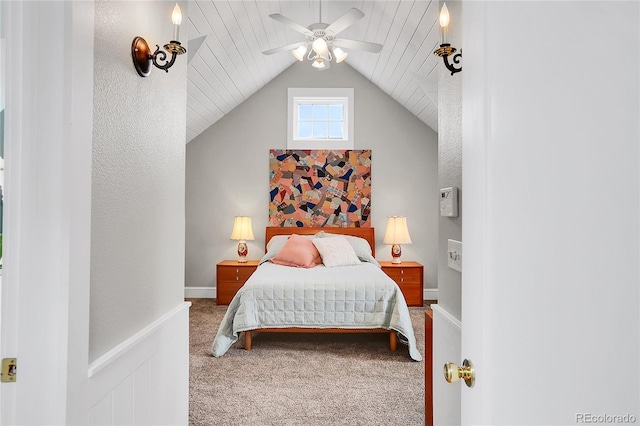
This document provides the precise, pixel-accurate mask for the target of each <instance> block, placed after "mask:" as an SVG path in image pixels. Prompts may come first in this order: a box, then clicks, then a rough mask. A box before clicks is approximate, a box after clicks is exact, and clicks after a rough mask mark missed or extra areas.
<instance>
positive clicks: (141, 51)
mask: <svg viewBox="0 0 640 426" xmlns="http://www.w3.org/2000/svg"><path fill="white" fill-rule="evenodd" d="M164 49H165V50H166V52H165V51H164V50H161V49H160V46H158V45H157V44H156V51H155V52H153V54H152V53H150V49H149V45H148V44H147V42H146V40H145V39H143V38H142V37H135V38H134V39H133V42H132V43H131V57H132V58H133V66H134V67H135V69H136V71H137V72H138V75H140V76H141V77H147V76H148V75H149V73H151V64H153V65H154V66H155V67H156V68H160V69H161V70H164V71H165V72H169V68H171V67H172V66H173V64H174V62H175V61H176V57H177V56H178V55H182V54H183V53H186V52H187V49H185V48H184V47H182V45H181V44H180V42H179V41H175V40H171V41H170V42H169V43H167V44H165V45H164ZM167 52H169V53H171V59H169V60H167ZM158 61H162V62H164V63H163V64H161V63H160V62H158Z"/></svg>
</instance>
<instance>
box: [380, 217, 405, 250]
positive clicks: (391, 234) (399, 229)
mask: <svg viewBox="0 0 640 426" xmlns="http://www.w3.org/2000/svg"><path fill="white" fill-rule="evenodd" d="M384 243H385V244H411V237H410V236H409V229H408V228H407V218H406V217H404V216H389V220H387V232H385V234H384Z"/></svg>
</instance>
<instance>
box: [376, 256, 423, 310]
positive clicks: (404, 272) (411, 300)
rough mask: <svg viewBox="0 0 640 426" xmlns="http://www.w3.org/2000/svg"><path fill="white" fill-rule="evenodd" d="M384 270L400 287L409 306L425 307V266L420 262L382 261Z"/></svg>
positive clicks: (381, 264)
mask: <svg viewBox="0 0 640 426" xmlns="http://www.w3.org/2000/svg"><path fill="white" fill-rule="evenodd" d="M379 263H380V266H382V270H383V271H384V272H385V273H386V274H387V275H389V276H390V277H391V278H392V279H393V280H394V281H395V282H396V283H397V284H398V287H400V290H402V294H403V295H404V298H405V300H406V301H407V305H409V306H423V305H424V301H423V298H424V290H423V288H424V281H423V277H424V266H422V265H421V264H420V263H418V262H407V261H404V260H403V261H402V263H391V262H390V261H380V262H379Z"/></svg>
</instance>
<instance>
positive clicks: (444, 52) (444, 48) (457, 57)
mask: <svg viewBox="0 0 640 426" xmlns="http://www.w3.org/2000/svg"><path fill="white" fill-rule="evenodd" d="M456 50H457V49H456V48H455V47H452V46H451V45H450V44H448V43H445V44H441V45H440V48H439V49H437V50H436V51H435V52H433V53H435V54H436V55H438V56H440V57H442V58H443V59H444V66H445V67H447V69H448V70H449V71H451V75H453V74H455V73H457V72H460V71H462V65H460V67H459V68H456V67H455V66H456V65H459V64H460V61H461V58H462V50H460V52H458V53H456ZM449 56H453V58H452V60H453V63H451V62H449Z"/></svg>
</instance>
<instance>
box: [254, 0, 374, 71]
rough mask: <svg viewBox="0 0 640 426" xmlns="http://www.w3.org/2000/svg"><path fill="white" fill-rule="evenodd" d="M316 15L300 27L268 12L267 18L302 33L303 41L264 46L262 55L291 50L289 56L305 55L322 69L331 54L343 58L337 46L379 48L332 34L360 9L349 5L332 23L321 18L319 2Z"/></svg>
mask: <svg viewBox="0 0 640 426" xmlns="http://www.w3.org/2000/svg"><path fill="white" fill-rule="evenodd" d="M319 15H320V19H319V21H320V22H318V23H315V24H311V25H309V26H308V27H303V26H302V25H300V24H298V23H297V22H295V21H293V20H291V19H289V18H287V17H285V16H282V15H280V14H279V13H274V14H272V15H269V17H270V18H272V19H275V20H276V21H278V22H280V23H282V24H284V25H286V26H288V27H289V28H291V29H293V30H295V31H298V32H299V33H301V34H303V35H304V36H305V39H306V40H305V41H301V42H298V43H293V44H289V45H286V46H281V47H276V48H275V49H270V50H265V51H264V52H262V53H263V54H265V55H272V54H274V53H278V52H282V51H283V50H291V51H292V53H293V56H294V57H295V58H296V59H297V60H299V61H304V59H305V55H306V58H307V59H308V60H310V61H313V63H312V64H311V65H313V66H314V67H315V68H317V69H318V70H326V69H328V68H329V67H330V66H331V60H332V59H333V58H335V61H336V63H338V64H339V63H340V62H342V61H344V60H345V58H346V57H347V55H348V53H347V52H345V51H344V50H342V49H341V47H343V48H345V49H360V50H364V51H367V52H372V53H378V52H380V50H381V49H382V45H381V44H377V43H370V42H368V41H359V40H350V39H346V38H336V35H337V34H338V33H339V32H341V31H343V30H345V29H347V28H348V27H349V26H351V25H353V24H354V23H355V22H356V21H357V20H358V19H361V18H362V17H364V13H362V12H361V11H360V10H358V9H356V8H352V9H350V10H349V11H348V12H347V13H345V14H344V15H342V16H341V17H339V18H338V19H336V20H335V21H334V22H333V23H332V24H325V23H323V22H322V2H321V3H320V14H319Z"/></svg>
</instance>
